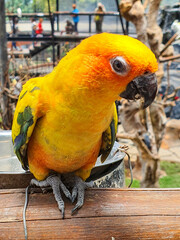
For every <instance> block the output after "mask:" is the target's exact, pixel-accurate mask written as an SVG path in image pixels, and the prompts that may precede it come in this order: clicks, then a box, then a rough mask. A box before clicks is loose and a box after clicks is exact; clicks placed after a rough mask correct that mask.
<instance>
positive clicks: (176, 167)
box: [159, 161, 180, 188]
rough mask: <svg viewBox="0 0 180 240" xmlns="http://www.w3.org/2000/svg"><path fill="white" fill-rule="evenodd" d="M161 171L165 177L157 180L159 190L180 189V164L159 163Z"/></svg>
mask: <svg viewBox="0 0 180 240" xmlns="http://www.w3.org/2000/svg"><path fill="white" fill-rule="evenodd" d="M160 166H161V169H162V170H164V171H165V172H166V174H167V176H165V177H162V178H160V179H159V185H160V187H161V188H179V187H180V163H171V162H166V161H164V162H161V163H160Z"/></svg>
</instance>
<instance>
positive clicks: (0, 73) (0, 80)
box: [0, 0, 12, 129]
mask: <svg viewBox="0 0 180 240" xmlns="http://www.w3.org/2000/svg"><path fill="white" fill-rule="evenodd" d="M0 43H1V44H0V89H1V90H0V93H1V95H0V96H1V97H0V98H1V99H0V103H1V106H0V107H1V115H2V122H3V126H4V128H5V129H8V128H9V127H11V121H12V114H11V111H8V106H9V99H8V97H7V96H6V95H5V94H4V93H3V89H4V87H8V84H9V83H8V82H7V79H8V75H7V72H8V70H7V66H8V64H7V41H6V19H5V1H4V0H1V1H0Z"/></svg>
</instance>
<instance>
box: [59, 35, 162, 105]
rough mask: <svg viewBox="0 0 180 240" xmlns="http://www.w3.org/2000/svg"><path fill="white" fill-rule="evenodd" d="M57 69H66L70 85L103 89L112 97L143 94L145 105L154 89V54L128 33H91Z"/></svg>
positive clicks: (149, 101)
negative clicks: (126, 34)
mask: <svg viewBox="0 0 180 240" xmlns="http://www.w3.org/2000/svg"><path fill="white" fill-rule="evenodd" d="M58 68H61V69H62V68H65V69H66V70H67V71H68V72H70V75H71V80H69V81H70V82H71V84H72V85H74V84H78V85H79V86H81V87H82V86H84V87H86V88H90V89H92V90H94V91H95V90H100V91H101V92H102V91H103V89H104V92H106V94H107V96H108V93H109V96H112V98H114V99H115V98H117V96H118V95H119V94H120V96H122V97H124V98H127V99H134V98H138V97H140V96H143V97H144V98H145V100H146V101H147V104H145V107H146V106H147V105H149V104H150V103H151V102H152V100H153V99H154V97H155V94H156V90H157V84H156V79H155V74H154V73H155V72H156V71H157V68H158V64H157V60H156V58H155V55H154V54H153V53H152V51H151V50H150V49H149V48H148V47H147V46H145V45H144V44H143V43H141V42H140V41H138V40H136V39H134V38H131V37H129V36H122V35H116V34H110V33H102V34H97V35H94V36H91V37H89V38H87V39H85V40H83V41H82V42H81V43H80V44H79V45H78V46H77V47H76V48H74V49H73V50H71V51H70V52H69V53H68V54H67V56H66V57H65V58H63V59H62V60H61V62H60V66H59V67H58ZM78 76H79V77H78ZM68 79H69V78H68ZM145 92H146V93H145ZM143 94H144V95H143ZM145 95H147V96H145Z"/></svg>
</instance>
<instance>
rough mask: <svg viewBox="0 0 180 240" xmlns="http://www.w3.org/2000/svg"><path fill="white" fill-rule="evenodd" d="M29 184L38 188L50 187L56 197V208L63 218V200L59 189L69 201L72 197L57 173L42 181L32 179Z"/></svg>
mask: <svg viewBox="0 0 180 240" xmlns="http://www.w3.org/2000/svg"><path fill="white" fill-rule="evenodd" d="M30 185H35V186H37V187H40V188H45V187H51V188H52V190H53V194H54V197H55V199H56V202H57V204H58V208H59V210H60V211H61V213H62V218H64V201H63V199H62V197H61V192H60V189H61V190H62V192H63V193H64V195H65V196H66V197H67V198H69V199H70V200H71V201H72V197H71V194H70V192H69V190H68V189H67V188H66V186H65V185H64V184H63V182H62V181H61V176H60V175H59V174H58V175H51V176H49V177H47V178H46V179H45V180H43V181H38V180H36V179H32V180H31V183H30Z"/></svg>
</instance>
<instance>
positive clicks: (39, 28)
mask: <svg viewBox="0 0 180 240" xmlns="http://www.w3.org/2000/svg"><path fill="white" fill-rule="evenodd" d="M42 22H43V19H42V18H40V19H39V22H38V24H37V25H36V37H43V28H42Z"/></svg>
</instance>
